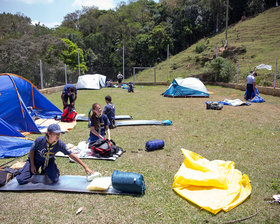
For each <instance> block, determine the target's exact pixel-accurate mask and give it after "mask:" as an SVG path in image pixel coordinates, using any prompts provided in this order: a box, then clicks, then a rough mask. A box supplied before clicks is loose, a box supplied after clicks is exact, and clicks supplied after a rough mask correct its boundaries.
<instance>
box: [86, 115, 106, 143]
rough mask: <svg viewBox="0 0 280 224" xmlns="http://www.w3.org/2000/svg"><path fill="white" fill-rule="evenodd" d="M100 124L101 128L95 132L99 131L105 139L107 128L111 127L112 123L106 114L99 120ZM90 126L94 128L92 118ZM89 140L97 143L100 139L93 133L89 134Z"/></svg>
mask: <svg viewBox="0 0 280 224" xmlns="http://www.w3.org/2000/svg"><path fill="white" fill-rule="evenodd" d="M99 122H100V128H99V129H95V131H97V132H98V133H99V134H100V135H102V136H103V137H104V136H105V135H106V132H105V131H106V126H110V121H109V119H108V117H107V115H106V114H102V115H101V117H100V118H99ZM90 126H91V127H94V121H93V118H92V116H91V118H90ZM89 138H90V140H91V141H96V140H97V139H99V137H97V136H96V135H94V134H92V132H91V131H90V133H89Z"/></svg>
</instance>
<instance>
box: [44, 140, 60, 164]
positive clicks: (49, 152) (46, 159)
mask: <svg viewBox="0 0 280 224" xmlns="http://www.w3.org/2000/svg"><path fill="white" fill-rule="evenodd" d="M56 143H57V141H55V142H53V143H49V138H48V137H47V149H48V151H47V152H46V153H45V155H46V158H45V163H44V169H45V168H46V167H47V166H48V164H49V159H50V154H53V152H51V150H52V149H53V147H54V145H55V144H56Z"/></svg>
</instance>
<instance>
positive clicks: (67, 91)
mask: <svg viewBox="0 0 280 224" xmlns="http://www.w3.org/2000/svg"><path fill="white" fill-rule="evenodd" d="M71 87H74V88H75V94H77V88H76V87H75V86H74V85H73V84H66V85H65V86H64V88H63V90H62V94H65V95H68V93H69V89H70V88H71Z"/></svg>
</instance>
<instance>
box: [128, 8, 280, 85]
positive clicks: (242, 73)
mask: <svg viewBox="0 0 280 224" xmlns="http://www.w3.org/2000/svg"><path fill="white" fill-rule="evenodd" d="M279 20H280V7H277V8H272V9H269V10H267V11H265V12H264V13H262V14H260V15H258V16H257V17H255V18H248V19H247V20H246V21H244V22H241V21H240V22H239V23H237V24H235V25H233V26H230V27H229V29H228V44H229V47H230V48H231V47H235V48H245V49H246V52H245V53H242V54H236V55H235V56H234V57H235V58H236V59H237V61H236V63H235V64H236V68H237V63H239V82H241V83H242V82H243V83H244V82H245V80H246V77H247V75H248V74H249V72H250V70H252V69H253V68H254V67H255V66H257V65H260V64H268V65H272V68H273V69H272V71H268V70H266V69H263V70H258V74H259V76H260V77H261V82H260V83H259V85H263V84H264V83H266V84H267V83H268V82H270V84H271V85H273V80H274V72H275V61H276V58H278V69H277V70H278V72H277V86H280V83H279V79H280V72H279V70H280V69H279V67H280V66H279V55H280V35H279V33H280V23H279ZM224 41H225V32H221V33H219V34H217V35H215V36H213V37H210V38H205V39H202V40H200V41H198V42H197V43H196V44H194V45H192V46H191V47H189V48H188V49H186V50H185V51H182V52H180V53H179V54H176V55H174V56H171V57H170V59H169V71H168V74H169V76H168V79H169V81H172V80H173V79H174V78H177V77H189V76H194V75H198V74H200V73H205V72H207V71H206V68H205V66H204V65H203V63H202V60H203V58H209V59H210V58H214V57H215V55H216V45H217V46H218V48H219V49H220V48H221V47H223V46H224ZM200 44H204V45H206V49H205V50H204V51H203V52H201V53H197V52H196V51H195V49H196V46H197V45H200ZM220 54H221V52H219V55H220ZM156 74H157V78H156V79H157V81H167V62H166V61H164V62H162V63H160V64H158V65H156ZM132 80H133V79H132V77H131V78H130V79H129V80H128V81H132ZM135 80H136V81H138V82H140V81H146V82H147V81H149V82H153V81H154V72H153V70H152V69H149V70H145V71H143V72H141V73H139V74H138V75H136V79H135ZM233 80H234V81H236V77H233ZM266 84H265V85H266Z"/></svg>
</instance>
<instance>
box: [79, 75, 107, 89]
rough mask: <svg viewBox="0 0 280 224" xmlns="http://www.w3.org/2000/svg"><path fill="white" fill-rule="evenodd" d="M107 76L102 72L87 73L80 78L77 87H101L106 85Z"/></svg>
mask: <svg viewBox="0 0 280 224" xmlns="http://www.w3.org/2000/svg"><path fill="white" fill-rule="evenodd" d="M105 83H106V76H104V75H100V74H86V75H81V76H79V78H78V82H77V86H76V87H77V89H101V88H104V87H105Z"/></svg>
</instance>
